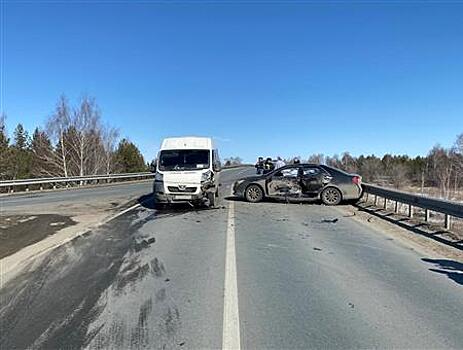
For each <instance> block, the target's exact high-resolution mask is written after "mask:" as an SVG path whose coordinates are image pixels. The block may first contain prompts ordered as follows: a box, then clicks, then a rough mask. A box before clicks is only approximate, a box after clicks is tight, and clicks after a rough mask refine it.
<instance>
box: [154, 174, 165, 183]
mask: <svg viewBox="0 0 463 350" xmlns="http://www.w3.org/2000/svg"><path fill="white" fill-rule="evenodd" d="M154 181H155V182H163V181H164V175H163V174H161V173H158V172H157V173H156V174H154Z"/></svg>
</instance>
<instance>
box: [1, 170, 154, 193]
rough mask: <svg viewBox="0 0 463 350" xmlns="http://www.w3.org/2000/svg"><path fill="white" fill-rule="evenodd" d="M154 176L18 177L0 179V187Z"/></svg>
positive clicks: (150, 174) (9, 189)
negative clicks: (17, 178)
mask: <svg viewBox="0 0 463 350" xmlns="http://www.w3.org/2000/svg"><path fill="white" fill-rule="evenodd" d="M150 177H154V173H151V172H144V173H126V174H108V175H89V176H70V177H47V178H37V179H20V180H6V181H0V189H2V188H7V189H8V192H14V188H15V187H24V188H25V190H26V191H28V190H29V187H30V186H38V187H39V189H40V190H42V189H43V186H44V185H46V184H53V188H56V185H57V184H63V183H65V184H66V185H69V184H71V183H79V184H86V183H88V182H96V183H98V182H99V181H102V180H106V181H107V182H109V181H112V180H119V179H140V178H150Z"/></svg>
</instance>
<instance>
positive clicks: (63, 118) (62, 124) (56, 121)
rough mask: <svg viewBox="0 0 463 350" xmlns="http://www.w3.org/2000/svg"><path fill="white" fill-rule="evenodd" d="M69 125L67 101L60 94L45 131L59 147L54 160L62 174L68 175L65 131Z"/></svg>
mask: <svg viewBox="0 0 463 350" xmlns="http://www.w3.org/2000/svg"><path fill="white" fill-rule="evenodd" d="M70 125H71V112H70V108H69V102H68V99H67V98H66V96H64V95H61V96H60V98H59V100H58V103H57V104H56V108H55V112H54V113H53V114H52V115H51V116H50V117H49V119H48V121H47V132H48V134H49V136H50V138H51V139H52V140H53V139H54V140H55V141H56V142H57V143H58V145H59V147H57V149H58V152H59V154H58V157H59V158H58V159H59V162H56V163H57V164H56V165H57V166H58V168H59V169H60V171H61V173H62V175H64V176H65V177H67V176H69V171H68V168H69V159H68V153H69V152H68V144H67V142H66V140H65V134H66V131H67V130H68V129H69V126H70Z"/></svg>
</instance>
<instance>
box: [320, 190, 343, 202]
mask: <svg viewBox="0 0 463 350" xmlns="http://www.w3.org/2000/svg"><path fill="white" fill-rule="evenodd" d="M321 199H322V202H323V204H325V205H338V204H339V203H341V200H342V194H341V191H339V190H338V189H337V188H336V187H327V188H325V189H324V190H323V192H322V194H321Z"/></svg>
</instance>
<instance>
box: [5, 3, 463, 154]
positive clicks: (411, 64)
mask: <svg viewBox="0 0 463 350" xmlns="http://www.w3.org/2000/svg"><path fill="white" fill-rule="evenodd" d="M2 9H3V20H2V23H1V24H2V30H3V32H2V37H3V39H4V40H3V45H2V55H3V91H2V106H3V109H4V111H5V112H6V114H7V116H8V119H7V123H8V128H9V131H10V132H11V131H12V130H13V128H14V126H15V125H16V124H17V123H18V122H22V123H23V124H24V125H25V126H26V128H27V129H29V130H32V129H33V128H34V127H35V126H37V125H43V124H44V121H45V119H46V117H47V116H48V115H50V114H51V112H52V110H53V108H54V105H55V102H56V100H57V98H58V96H59V95H60V94H62V93H64V94H66V95H67V96H68V97H69V98H70V99H71V101H77V100H78V98H79V97H80V96H81V95H82V94H89V95H91V96H94V97H96V99H97V102H98V104H99V105H100V107H101V110H102V113H103V114H102V115H103V119H104V121H107V122H109V123H111V124H112V125H114V126H116V127H118V128H119V129H120V131H121V134H122V135H124V136H127V137H129V138H130V139H131V140H132V141H134V142H135V143H136V144H137V145H138V146H139V147H140V149H141V150H142V152H143V154H144V155H145V157H146V158H147V159H151V158H153V157H154V154H155V151H156V150H157V148H158V145H159V143H160V141H161V139H162V138H163V137H166V136H174V135H176V136H178V135H209V136H214V137H216V138H217V140H218V143H219V146H220V148H221V153H222V156H223V157H226V156H230V155H239V156H241V157H242V158H244V159H245V160H247V161H253V160H254V159H255V158H256V157H257V156H259V155H263V156H267V155H269V156H277V155H281V156H285V157H287V156H292V155H301V156H303V157H306V156H307V155H309V154H311V153H324V154H329V155H331V154H334V153H341V152H343V151H350V152H351V153H353V154H355V155H358V154H361V153H364V154H371V153H375V154H378V155H382V154H385V153H394V154H409V155H411V156H415V155H418V154H426V153H427V151H428V150H429V149H430V148H431V147H432V146H433V145H434V144H436V143H441V144H442V145H444V146H450V145H451V144H452V143H453V141H454V140H455V137H456V135H457V134H458V133H461V132H463V21H462V20H461V18H463V3H456V2H448V3H443V2H429V3H419V2H406V1H400V2H399V1H397V2H392V3H391V2H377V1H369V2H359V1H357V2H350V3H348V2H339V1H338V2H328V3H326V2H322V1H316V2H301V1H299V2H294V3H288V2H283V1H281V2H280V1H252V2H245V1H239V2H235V3H234V2H230V1H227V2H220V1H217V2H213V1H200V2H187V1H176V2H173V3H170V4H168V3H166V2H149V1H139V2H137V1H112V2H109V1H108V2H105V1H99V2H97V3H95V2H94V3H89V2H85V1H75V2H72V1H71V2H64V1H60V2H54V1H47V2H40V1H35V2H30V1H26V2H20V1H6V2H5V1H4V2H3V4H2Z"/></svg>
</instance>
